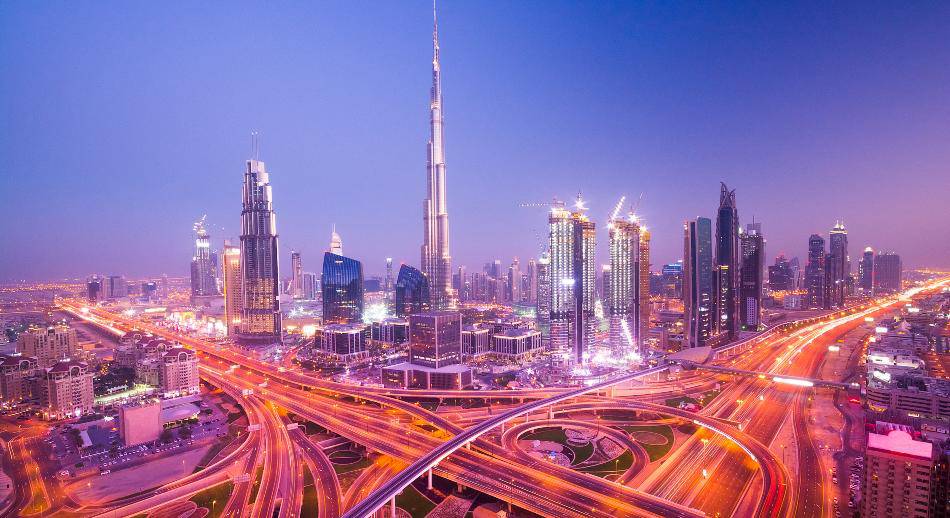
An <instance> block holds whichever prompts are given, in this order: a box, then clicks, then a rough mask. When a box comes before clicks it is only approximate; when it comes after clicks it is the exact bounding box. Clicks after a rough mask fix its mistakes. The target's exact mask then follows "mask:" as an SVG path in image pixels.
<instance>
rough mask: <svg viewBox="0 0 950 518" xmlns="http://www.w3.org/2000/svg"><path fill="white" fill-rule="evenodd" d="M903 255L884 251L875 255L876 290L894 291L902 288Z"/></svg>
mask: <svg viewBox="0 0 950 518" xmlns="http://www.w3.org/2000/svg"><path fill="white" fill-rule="evenodd" d="M901 274H902V271H901V256H899V255H897V254H895V253H894V252H886V251H882V252H880V253H878V254H877V256H875V257H874V292H875V293H878V292H880V293H894V292H898V291H900V290H901Z"/></svg>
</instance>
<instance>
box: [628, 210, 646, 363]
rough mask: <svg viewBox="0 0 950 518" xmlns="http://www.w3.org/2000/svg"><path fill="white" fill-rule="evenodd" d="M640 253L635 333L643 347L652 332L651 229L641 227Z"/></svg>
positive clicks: (635, 295)
mask: <svg viewBox="0 0 950 518" xmlns="http://www.w3.org/2000/svg"><path fill="white" fill-rule="evenodd" d="M639 251H640V253H639V256H638V257H637V274H638V278H637V289H636V293H634V308H635V310H636V313H635V315H636V319H635V325H634V328H633V331H632V332H633V333H635V336H634V338H635V339H636V341H637V346H638V347H642V346H643V341H644V340H646V337H647V335H648V334H649V333H650V309H651V307H650V231H649V230H647V229H646V227H644V226H641V227H640V249H639Z"/></svg>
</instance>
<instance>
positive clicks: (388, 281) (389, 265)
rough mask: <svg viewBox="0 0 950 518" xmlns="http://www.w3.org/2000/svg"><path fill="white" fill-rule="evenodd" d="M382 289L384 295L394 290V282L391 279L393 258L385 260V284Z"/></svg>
mask: <svg viewBox="0 0 950 518" xmlns="http://www.w3.org/2000/svg"><path fill="white" fill-rule="evenodd" d="M383 289H384V290H385V291H386V293H392V291H393V290H394V289H395V281H394V279H393V258H392V257H387V258H386V282H385V283H384V284H383Z"/></svg>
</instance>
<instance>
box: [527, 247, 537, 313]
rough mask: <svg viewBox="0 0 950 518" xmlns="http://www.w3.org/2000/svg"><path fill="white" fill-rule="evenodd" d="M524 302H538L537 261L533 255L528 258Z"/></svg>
mask: <svg viewBox="0 0 950 518" xmlns="http://www.w3.org/2000/svg"><path fill="white" fill-rule="evenodd" d="M525 302H527V303H528V304H537V303H538V262H537V261H536V260H535V259H534V258H533V257H532V258H531V259H528V291H527V293H526V296H525Z"/></svg>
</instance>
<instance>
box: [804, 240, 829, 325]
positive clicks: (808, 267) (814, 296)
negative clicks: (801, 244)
mask: <svg viewBox="0 0 950 518" xmlns="http://www.w3.org/2000/svg"><path fill="white" fill-rule="evenodd" d="M805 291H806V292H807V294H806V296H805V305H806V306H807V307H809V308H813V309H814V308H823V307H825V238H823V237H821V236H819V235H818V234H812V235H811V237H809V238H808V262H807V263H805Z"/></svg>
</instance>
